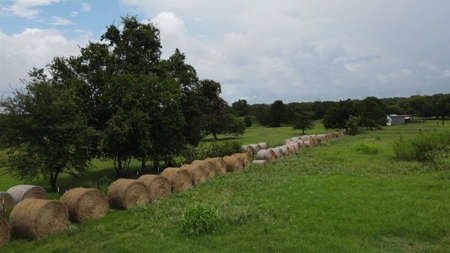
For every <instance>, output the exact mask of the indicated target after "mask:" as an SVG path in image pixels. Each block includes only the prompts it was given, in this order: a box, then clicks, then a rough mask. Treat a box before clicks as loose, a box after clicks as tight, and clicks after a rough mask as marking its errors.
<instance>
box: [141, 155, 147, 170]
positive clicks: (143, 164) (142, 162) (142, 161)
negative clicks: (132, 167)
mask: <svg viewBox="0 0 450 253" xmlns="http://www.w3.org/2000/svg"><path fill="white" fill-rule="evenodd" d="M141 169H142V172H144V171H145V170H146V169H147V168H146V166H145V157H142V158H141Z"/></svg>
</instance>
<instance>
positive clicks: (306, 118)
mask: <svg viewBox="0 0 450 253" xmlns="http://www.w3.org/2000/svg"><path fill="white" fill-rule="evenodd" d="M293 109H294V110H293V112H292V113H291V124H292V126H293V128H294V130H296V129H301V130H302V134H305V130H306V129H311V128H312V127H313V125H314V113H313V112H312V111H310V110H309V108H308V107H307V106H306V105H305V104H303V103H302V104H297V105H295V106H294V108H293Z"/></svg>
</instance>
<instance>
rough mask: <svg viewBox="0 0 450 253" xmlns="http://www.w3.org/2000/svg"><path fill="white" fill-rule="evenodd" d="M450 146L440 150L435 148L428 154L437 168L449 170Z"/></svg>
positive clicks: (432, 164)
mask: <svg viewBox="0 0 450 253" xmlns="http://www.w3.org/2000/svg"><path fill="white" fill-rule="evenodd" d="M449 151H450V147H445V148H442V149H439V150H433V151H430V152H428V153H427V154H426V157H427V160H428V162H429V163H430V165H431V166H432V167H433V168H434V169H436V170H441V171H444V170H449V169H450V154H449Z"/></svg>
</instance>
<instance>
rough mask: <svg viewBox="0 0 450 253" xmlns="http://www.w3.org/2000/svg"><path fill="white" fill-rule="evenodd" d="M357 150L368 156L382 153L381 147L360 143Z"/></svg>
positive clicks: (356, 147)
mask: <svg viewBox="0 0 450 253" xmlns="http://www.w3.org/2000/svg"><path fill="white" fill-rule="evenodd" d="M355 150H356V151H362V152H363V153H364V154H368V155H376V154H378V153H379V152H380V151H381V147H379V146H377V145H375V144H371V143H358V144H356V146H355Z"/></svg>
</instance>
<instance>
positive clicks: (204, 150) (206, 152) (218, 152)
mask: <svg viewBox="0 0 450 253" xmlns="http://www.w3.org/2000/svg"><path fill="white" fill-rule="evenodd" d="M239 152H242V144H241V143H240V142H237V141H227V142H223V143H216V142H213V143H202V144H200V145H198V146H197V147H195V148H187V149H185V150H184V152H183V153H182V154H181V155H182V156H183V158H184V162H185V163H191V162H192V161H194V160H204V159H206V158H208V157H224V156H227V155H231V154H233V153H239Z"/></svg>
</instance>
